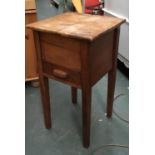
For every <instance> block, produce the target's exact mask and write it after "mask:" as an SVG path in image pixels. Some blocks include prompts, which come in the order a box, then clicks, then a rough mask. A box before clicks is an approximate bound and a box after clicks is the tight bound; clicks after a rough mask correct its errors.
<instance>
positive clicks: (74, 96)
mask: <svg viewBox="0 0 155 155" xmlns="http://www.w3.org/2000/svg"><path fill="white" fill-rule="evenodd" d="M71 91H72V103H73V104H76V103H77V88H75V87H72V88H71Z"/></svg>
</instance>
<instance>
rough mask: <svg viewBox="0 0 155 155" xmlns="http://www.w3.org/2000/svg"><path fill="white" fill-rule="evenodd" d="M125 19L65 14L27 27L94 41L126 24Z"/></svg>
mask: <svg viewBox="0 0 155 155" xmlns="http://www.w3.org/2000/svg"><path fill="white" fill-rule="evenodd" d="M124 22H125V20H124V19H119V18H116V17H110V16H99V15H89V14H84V15H83V14H78V13H64V14H61V15H57V16H55V17H51V18H47V19H44V20H41V21H38V22H35V23H31V24H29V25H27V27H28V28H31V29H34V30H37V31H42V32H49V33H55V34H59V35H63V36H67V37H71V38H79V39H85V40H89V41H93V40H94V39H95V38H96V37H98V36H99V35H101V34H104V33H106V32H108V31H110V30H112V29H114V28H116V27H118V26H120V25H121V24H122V23H124Z"/></svg>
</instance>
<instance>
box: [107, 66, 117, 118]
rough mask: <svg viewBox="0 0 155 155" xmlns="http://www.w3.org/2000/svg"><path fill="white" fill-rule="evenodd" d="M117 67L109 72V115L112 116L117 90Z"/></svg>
mask: <svg viewBox="0 0 155 155" xmlns="http://www.w3.org/2000/svg"><path fill="white" fill-rule="evenodd" d="M115 81H116V69H114V70H112V71H110V72H109V73H108V96H107V117H109V118H110V117H111V116H112V111H113V100H114V92H115Z"/></svg>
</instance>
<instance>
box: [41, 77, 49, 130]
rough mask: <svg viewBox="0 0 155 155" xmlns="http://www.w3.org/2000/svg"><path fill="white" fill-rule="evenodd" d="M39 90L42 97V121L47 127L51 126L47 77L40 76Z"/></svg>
mask: <svg viewBox="0 0 155 155" xmlns="http://www.w3.org/2000/svg"><path fill="white" fill-rule="evenodd" d="M39 79H40V80H39V81H40V90H41V97H42V105H43V113H44V122H45V127H46V128H47V129H50V128H51V110H50V97H49V86H48V78H46V77H44V76H40V78H39Z"/></svg>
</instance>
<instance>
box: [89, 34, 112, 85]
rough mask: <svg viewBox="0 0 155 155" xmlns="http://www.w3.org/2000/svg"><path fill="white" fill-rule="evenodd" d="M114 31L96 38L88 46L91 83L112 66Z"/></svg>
mask: <svg viewBox="0 0 155 155" xmlns="http://www.w3.org/2000/svg"><path fill="white" fill-rule="evenodd" d="M113 37H114V31H111V32H109V33H107V34H105V35H103V36H100V37H99V38H97V39H96V40H95V41H94V42H93V43H92V44H91V47H90V61H91V62H90V65H91V67H90V68H91V85H94V84H95V83H96V82H97V81H98V80H100V79H101V78H102V77H103V76H104V75H105V74H106V73H107V72H108V71H109V70H110V69H111V68H112V51H113Z"/></svg>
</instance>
